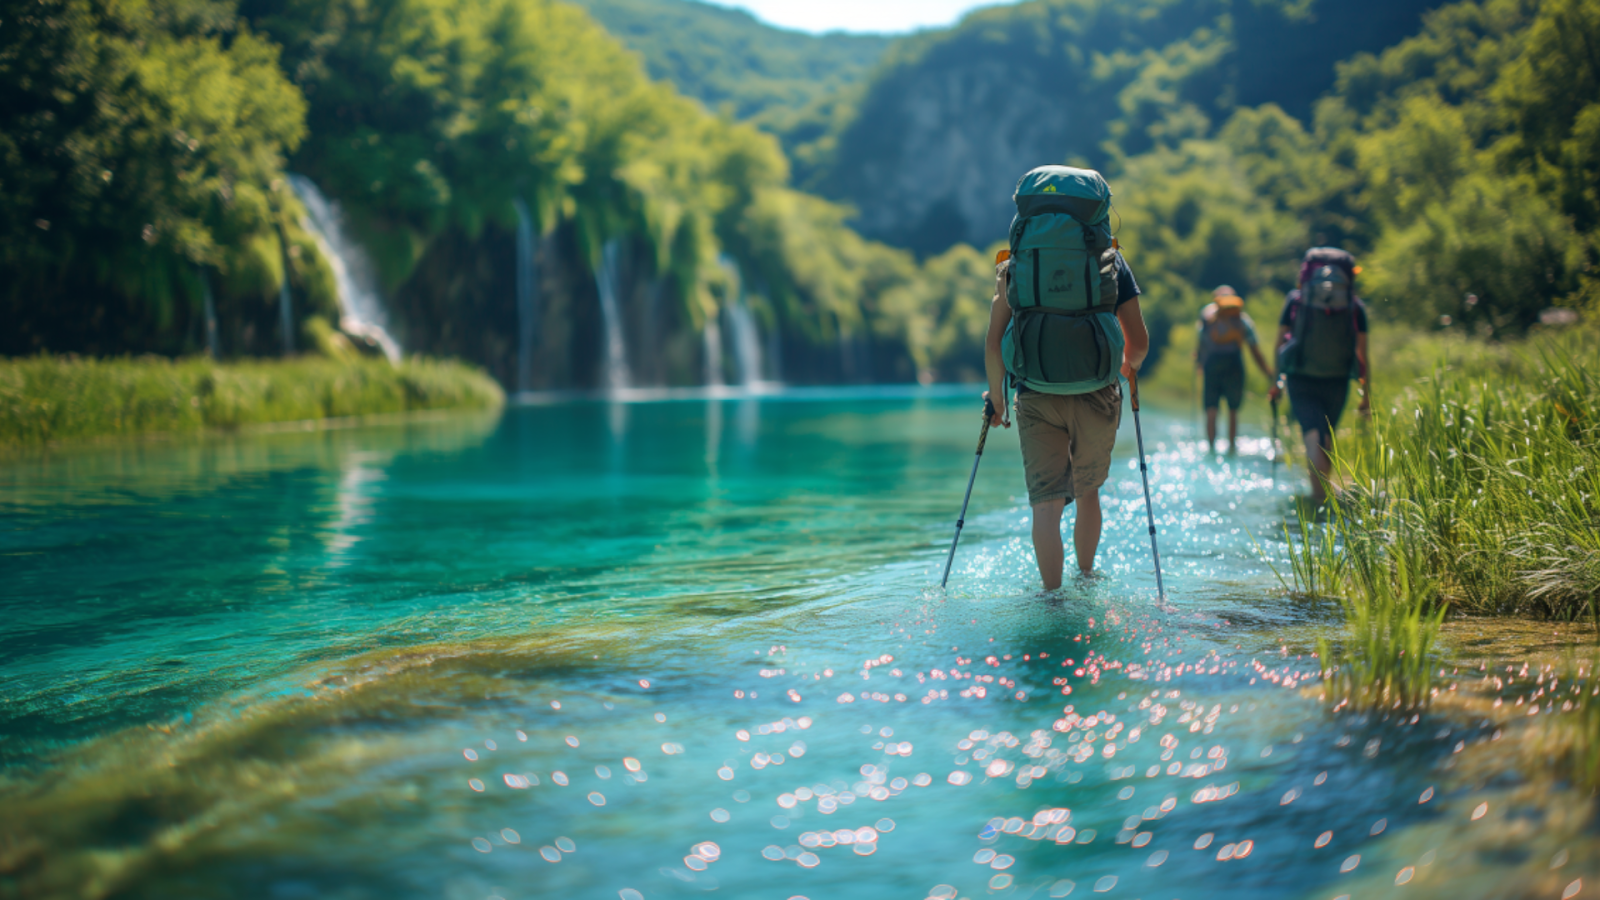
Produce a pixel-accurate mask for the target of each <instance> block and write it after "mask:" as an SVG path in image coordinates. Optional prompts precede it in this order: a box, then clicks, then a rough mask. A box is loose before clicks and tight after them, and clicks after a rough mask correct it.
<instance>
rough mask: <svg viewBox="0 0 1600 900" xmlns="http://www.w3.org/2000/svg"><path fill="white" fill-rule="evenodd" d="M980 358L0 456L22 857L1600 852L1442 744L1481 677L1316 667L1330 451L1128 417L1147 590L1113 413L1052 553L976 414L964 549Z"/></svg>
mask: <svg viewBox="0 0 1600 900" xmlns="http://www.w3.org/2000/svg"><path fill="white" fill-rule="evenodd" d="M969 394H970V391H967V390H961V391H959V392H957V391H948V390H909V389H908V390H879V391H809V392H807V391H795V392H789V393H785V394H780V395H774V396H765V397H755V398H732V399H709V400H708V399H692V400H676V401H668V402H653V403H631V404H608V403H604V402H599V401H570V402H559V403H558V402H552V403H549V404H545V405H529V406H520V407H513V408H510V409H507V410H506V411H504V413H503V414H500V415H497V416H438V417H432V418H424V419H418V420H413V421H408V422H405V423H401V424H390V425H384V426H375V427H370V428H361V429H349V430H336V431H325V432H315V433H292V434H289V433H286V434H270V435H257V436H250V437H238V438H230V439H216V440H213V441H211V442H208V443H202V444H197V445H186V446H168V445H161V444H143V445H131V446H125V447H120V448H112V449H96V450H85V451H80V452H76V453H70V454H65V455H57V456H52V457H49V458H46V459H41V460H29V461H22V462H13V463H9V464H6V465H5V466H4V467H3V468H0V504H3V505H0V520H3V522H4V525H5V529H4V532H3V537H0V566H3V571H4V582H5V584H6V589H5V591H4V595H3V598H0V652H3V654H4V656H3V658H4V660H5V663H4V667H3V669H0V766H3V767H4V768H3V770H0V771H3V776H0V778H3V780H0V802H3V803H4V805H5V806H6V807H7V808H8V809H9V810H10V812H9V814H8V815H7V816H6V817H5V824H4V825H3V826H0V829H3V831H0V895H4V896H29V897H31V896H68V895H71V896H91V897H99V896H116V897H171V896H200V897H209V896H219V897H221V896H226V897H266V898H298V897H341V898H342V897H349V898H365V897H380V896H381V897H450V898H495V897H499V898H505V900H517V898H533V897H557V896H560V897H596V898H602V897H619V896H620V897H623V898H627V900H632V898H635V897H688V896H696V895H699V894H702V893H704V892H707V891H716V892H719V893H720V894H721V895H725V896H733V897H772V898H777V900H784V898H790V897H805V898H808V900H823V898H855V897H861V898H877V897H908V898H921V897H928V896H935V897H957V896H960V897H980V896H984V897H986V896H1016V897H1059V896H1068V895H1071V896H1075V897H1079V896H1091V895H1095V894H1096V893H1097V892H1099V893H1103V894H1105V895H1107V896H1111V897H1130V898H1133V897H1145V898H1157V897H1162V898H1164V897H1184V898H1194V897H1263V898H1265V897H1300V896H1305V897H1327V898H1332V897H1334V896H1336V895H1339V894H1347V893H1351V892H1352V891H1354V892H1355V893H1354V894H1353V896H1376V895H1387V893H1389V892H1401V893H1403V892H1405V891H1407V890H1409V891H1410V892H1412V893H1416V892H1417V891H1418V890H1419V889H1421V890H1423V891H1424V892H1428V891H1436V892H1443V894H1448V895H1450V896H1521V895H1524V893H1526V895H1528V896H1544V895H1545V890H1544V887H1545V883H1546V882H1549V883H1550V884H1551V885H1554V887H1553V888H1552V889H1553V890H1554V891H1555V893H1551V894H1549V896H1559V894H1560V892H1561V891H1562V890H1563V886H1564V885H1567V884H1568V882H1570V881H1571V880H1572V879H1573V878H1576V877H1577V874H1576V873H1577V869H1578V868H1581V867H1582V866H1584V865H1588V866H1591V867H1592V866H1593V865H1594V863H1593V862H1592V861H1589V862H1585V861H1583V857H1582V856H1581V855H1574V854H1576V850H1575V851H1574V853H1572V854H1568V856H1569V857H1571V858H1572V860H1573V861H1571V862H1568V861H1566V860H1565V859H1563V862H1562V865H1559V866H1554V867H1551V866H1547V865H1546V863H1547V862H1550V861H1551V859H1552V858H1553V857H1552V854H1555V853H1556V852H1557V850H1558V849H1559V848H1563V847H1565V846H1567V845H1566V844H1565V843H1562V842H1563V841H1568V840H1569V838H1570V837H1571V835H1573V834H1577V833H1579V832H1581V831H1582V829H1583V828H1585V827H1587V826H1586V825H1585V824H1584V823H1585V822H1586V821H1587V820H1586V819H1584V818H1583V817H1582V816H1581V815H1580V814H1579V813H1576V812H1574V813H1571V814H1570V815H1567V817H1566V818H1561V817H1559V816H1557V815H1556V814H1555V812H1554V810H1557V809H1558V808H1559V809H1566V807H1563V806H1561V803H1563V802H1566V801H1565V800H1562V801H1560V802H1558V801H1557V800H1553V799H1551V798H1550V797H1549V796H1548V795H1546V796H1545V797H1544V800H1543V802H1544V804H1545V805H1546V807H1547V809H1546V810H1545V813H1544V814H1543V815H1544V817H1543V819H1542V820H1541V822H1540V823H1536V824H1535V825H1533V826H1528V825H1527V824H1526V823H1525V822H1524V823H1523V824H1521V825H1518V826H1517V827H1512V824H1509V823H1513V822H1514V821H1521V820H1518V819H1516V817H1517V816H1518V815H1523V814H1522V813H1518V812H1517V811H1516V810H1517V806H1516V804H1517V803H1518V802H1523V804H1524V805H1526V803H1525V801H1518V800H1516V797H1517V796H1518V795H1517V794H1516V792H1517V791H1518V790H1522V789H1525V788H1526V786H1527V785H1528V784H1529V783H1530V782H1529V781H1528V779H1527V777H1525V776H1524V775H1523V774H1522V773H1521V770H1519V769H1518V767H1517V765H1515V764H1514V763H1512V762H1496V763H1493V764H1486V763H1479V764H1475V765H1476V768H1474V769H1473V772H1474V773H1476V774H1471V775H1470V776H1469V775H1468V774H1467V773H1465V772H1463V771H1462V770H1463V769H1466V768H1468V767H1466V766H1462V767H1459V768H1458V767H1457V766H1456V760H1457V759H1467V758H1468V757H1470V756H1471V754H1468V755H1467V756H1458V755H1457V744H1458V743H1459V744H1460V745H1461V746H1462V747H1464V748H1476V747H1480V746H1483V747H1487V746H1489V745H1490V744H1491V743H1493V741H1491V738H1496V737H1497V735H1498V734H1499V731H1500V728H1499V726H1497V725H1495V724H1494V723H1493V722H1491V720H1490V718H1488V717H1483V718H1481V719H1480V718H1478V717H1476V716H1468V715H1464V714H1461V713H1459V712H1458V713H1455V714H1446V713H1443V712H1440V713H1437V714H1429V715H1427V716H1423V717H1421V718H1419V719H1418V720H1416V721H1413V720H1412V719H1399V720H1396V719H1389V720H1385V719H1381V718H1362V717H1350V716H1344V717H1335V716H1330V715H1328V714H1326V713H1325V712H1324V711H1323V710H1324V706H1325V704H1323V703H1320V702H1319V701H1318V699H1317V698H1316V696H1315V694H1314V692H1313V691H1308V690H1306V687H1307V685H1310V684H1314V683H1315V676H1316V670H1317V666H1316V662H1315V660H1314V659H1313V658H1312V657H1311V655H1310V653H1311V651H1310V646H1311V643H1312V641H1313V640H1314V637H1315V635H1316V634H1318V633H1320V632H1321V630H1322V629H1324V628H1326V627H1328V626H1329V625H1330V623H1332V622H1334V621H1335V617H1334V614H1333V610H1331V609H1330V608H1327V607H1319V606H1315V605H1307V604H1305V603H1301V602H1297V601H1293V600H1290V599H1288V598H1287V597H1286V596H1285V595H1284V592H1283V591H1282V589H1281V587H1280V586H1279V583H1278V581H1277V578H1276V577H1275V576H1274V574H1273V572H1272V570H1271V568H1270V567H1269V566H1268V565H1267V564H1266V563H1265V562H1264V561H1263V559H1262V553H1263V552H1264V553H1265V554H1266V555H1267V557H1268V558H1272V559H1276V558H1277V557H1281V556H1282V554H1283V550H1282V546H1281V544H1280V543H1279V542H1278V541H1276V540H1274V539H1273V535H1281V533H1282V525H1283V521H1284V516H1285V515H1286V514H1287V512H1288V510H1289V508H1290V498H1291V497H1292V495H1293V494H1294V492H1295V491H1296V490H1297V489H1298V488H1299V487H1300V486H1301V480H1300V479H1301V478H1302V477H1303V476H1301V474H1300V473H1299V472H1297V471H1293V470H1290V469H1288V468H1286V467H1285V466H1284V465H1282V464H1276V463H1275V462H1274V461H1272V460H1271V458H1270V457H1271V453H1270V447H1269V445H1268V442H1266V441H1265V440H1261V439H1251V440H1247V441H1246V442H1245V446H1244V452H1243V453H1241V455H1240V456H1238V457H1236V458H1226V457H1213V456H1208V455H1205V454H1202V453H1201V452H1200V448H1199V446H1198V445H1197V444H1196V443H1195V435H1194V433H1193V430H1192V426H1193V422H1192V420H1191V419H1189V418H1187V417H1182V416H1177V417H1173V416H1163V415H1161V414H1158V413H1154V412H1147V414H1146V415H1147V419H1146V422H1145V427H1146V440H1147V443H1148V445H1149V448H1150V450H1151V453H1152V477H1153V480H1154V488H1155V491H1156V504H1157V518H1158V525H1159V527H1160V531H1161V541H1162V548H1161V549H1162V555H1163V560H1164V562H1165V563H1166V577H1167V584H1168V586H1169V593H1170V595H1171V596H1170V600H1171V606H1170V608H1168V609H1163V608H1162V607H1161V606H1160V605H1159V604H1158V603H1157V602H1156V598H1155V596H1154V594H1155V581H1154V577H1153V574H1152V572H1151V569H1150V565H1149V546H1148V543H1147V540H1146V537H1145V533H1144V531H1145V529H1144V518H1143V517H1144V505H1143V496H1142V494H1141V492H1140V487H1139V480H1138V472H1137V470H1136V468H1135V467H1134V465H1133V464H1132V456H1133V453H1132V443H1133V441H1132V427H1131V426H1132V421H1131V418H1129V419H1128V420H1127V421H1125V422H1124V432H1125V434H1124V436H1123V437H1124V441H1123V443H1122V444H1121V445H1119V449H1118V456H1117V459H1116V461H1115V464H1114V466H1113V472H1112V480H1111V482H1110V483H1109V484H1108V485H1107V489H1106V492H1105V497H1106V503H1105V510H1106V522H1107V525H1106V539H1105V542H1104V544H1103V547H1102V554H1101V558H1100V571H1099V576H1098V577H1097V578H1095V579H1093V580H1089V581H1083V580H1077V581H1074V580H1072V579H1069V581H1068V584H1067V585H1066V587H1065V588H1064V589H1063V590H1062V591H1060V592H1058V593H1055V594H1044V593H1042V592H1041V591H1040V590H1039V589H1038V586H1037V584H1038V578H1037V573H1036V571H1035V570H1034V566H1033V558H1032V551H1031V546H1030V545H1029V544H1028V543H1027V534H1028V517H1027V507H1026V501H1025V496H1024V490H1023V485H1022V479H1021V466H1020V459H1019V454H1018V452H1017V449H1016V438H1015V435H1014V433H1012V432H1003V433H996V434H992V435H991V438H990V441H989V449H988V452H987V453H986V455H985V458H984V461H983V466H982V469H981V471H980V474H979V478H978V483H977V487H976V489H975V491H974V493H973V500H972V507H971V511H970V512H969V514H968V517H967V529H966V533H965V535H964V537H963V540H962V544H961V547H960V550H959V551H958V554H957V557H956V567H955V570H954V572H953V574H952V575H951V580H950V587H949V589H948V590H947V591H945V590H940V589H939V587H938V579H939V574H940V568H941V566H942V564H943V561H944V551H945V548H946V547H947V545H948V540H949V534H950V529H951V527H952V525H953V520H954V518H955V515H956V511H957V509H958V507H959V504H960V500H961V491H962V488H963V487H964V486H965V479H966V475H967V471H968V468H969V466H970V463H971V458H972V457H971V453H972V447H973V444H974V441H975V438H976V432H977V425H978V415H977V414H976V411H975V410H974V408H973V405H974V404H973V402H972V398H971V397H970V396H969ZM1258 546H1259V548H1260V549H1259V550H1258ZM1508 697H1509V695H1508ZM1497 746H1503V745H1498V744H1497ZM1479 770H1483V771H1486V772H1488V773H1489V774H1482V773H1481V772H1479ZM1485 797H1487V798H1490V799H1489V801H1488V802H1491V803H1492V804H1493V814H1492V815H1488V816H1483V817H1480V818H1478V819H1472V818H1470V817H1469V815H1468V812H1467V811H1469V810H1471V809H1473V808H1475V804H1476V803H1477V802H1480V800H1481V799H1482V798H1485ZM1571 805H1572V809H1581V808H1582V802H1581V798H1578V799H1573V800H1572V801H1571ZM1524 818H1526V816H1524ZM1467 823H1477V824H1481V825H1482V828H1481V829H1479V830H1478V831H1471V830H1470V828H1472V827H1477V826H1476V825H1468V824H1467ZM1496 823H1498V824H1496ZM1461 828H1468V829H1469V830H1468V831H1466V832H1462V831H1460V829H1461ZM1530 828H1531V830H1530ZM1491 829H1498V830H1495V831H1491ZM1519 829H1520V830H1519ZM1324 832H1329V833H1330V835H1329V837H1328V839H1327V840H1325V841H1321V842H1320V843H1319V840H1320V839H1319V836H1320V835H1322V834H1323V833H1324ZM1573 846H1574V847H1576V846H1577V845H1573ZM1507 847H1510V848H1512V849H1513V850H1515V851H1516V858H1514V859H1511V858H1508V857H1506V852H1507V851H1506V848H1507ZM1496 853H1499V854H1500V855H1499V856H1497V855H1496ZM1541 854H1542V855H1541ZM1529 866H1532V867H1533V868H1532V869H1529V868H1528V867H1529ZM1534 870H1536V871H1537V872H1539V873H1543V874H1540V875H1538V876H1537V877H1534V876H1529V875H1527V872H1528V871H1534ZM1408 872H1409V874H1407V873H1408ZM1589 877H1590V879H1591V881H1592V880H1593V875H1592V874H1591V875H1590V876H1589ZM1402 879H1403V881H1401V880H1402ZM1541 879H1542V880H1541ZM1552 879H1554V880H1552ZM1397 881H1401V883H1400V884H1399V885H1398V886H1397ZM1556 881H1559V882H1560V883H1559V884H1556ZM1396 895H1397V896H1398V895H1400V894H1399V893H1397V894H1396ZM1573 896H1577V895H1576V894H1575V895H1573Z"/></svg>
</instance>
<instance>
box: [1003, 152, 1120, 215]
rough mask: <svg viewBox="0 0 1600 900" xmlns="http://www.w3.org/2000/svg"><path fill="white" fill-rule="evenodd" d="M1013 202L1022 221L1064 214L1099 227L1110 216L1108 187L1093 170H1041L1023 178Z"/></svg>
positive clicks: (1045, 167)
mask: <svg viewBox="0 0 1600 900" xmlns="http://www.w3.org/2000/svg"><path fill="white" fill-rule="evenodd" d="M1012 199H1013V200H1015V201H1016V202H1017V216H1018V217H1019V218H1023V219H1026V218H1028V217H1029V216H1037V215H1041V214H1044V213H1066V214H1067V215H1069V216H1071V217H1072V218H1074V219H1077V220H1078V221H1079V222H1080V223H1082V224H1084V225H1098V224H1100V223H1101V222H1104V221H1105V220H1106V218H1107V217H1108V216H1110V214H1111V186H1110V185H1108V184H1106V180H1105V179H1104V178H1102V177H1101V176H1100V173H1099V172H1096V171H1095V170H1093V169H1075V168H1072V167H1071V166H1040V167H1038V168H1037V169H1034V170H1033V171H1031V172H1029V173H1028V174H1026V175H1024V176H1022V180H1020V181H1018V182H1017V192H1016V193H1015V194H1013V195H1012Z"/></svg>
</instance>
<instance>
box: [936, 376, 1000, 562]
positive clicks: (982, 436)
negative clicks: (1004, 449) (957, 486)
mask: <svg viewBox="0 0 1600 900" xmlns="http://www.w3.org/2000/svg"><path fill="white" fill-rule="evenodd" d="M993 417H994V402H993V401H991V400H984V401H983V430H982V431H980V432H978V452H977V454H976V455H975V456H973V458H972V474H971V475H969V476H967V496H965V497H963V498H962V499H961V515H960V516H958V517H957V518H956V536H955V537H953V538H951V539H950V555H949V556H946V557H945V560H944V577H943V578H941V579H939V587H944V586H945V585H947V584H949V583H950V564H951V563H953V562H955V561H956V544H957V543H959V542H960V541H961V529H962V527H963V526H964V525H966V524H967V504H968V503H970V502H972V484H973V482H975V481H977V480H978V463H980V462H983V444H984V441H987V440H988V439H989V420H990V419H991V418H993Z"/></svg>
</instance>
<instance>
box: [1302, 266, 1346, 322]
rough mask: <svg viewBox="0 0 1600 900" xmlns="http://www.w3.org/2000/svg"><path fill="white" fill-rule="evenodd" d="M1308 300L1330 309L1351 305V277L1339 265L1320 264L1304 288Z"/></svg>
mask: <svg viewBox="0 0 1600 900" xmlns="http://www.w3.org/2000/svg"><path fill="white" fill-rule="evenodd" d="M1303 293H1304V295H1305V298H1306V302H1308V303H1310V304H1311V305H1312V306H1315V307H1319V308H1324V309H1328V310H1330V311H1331V310H1341V309H1344V308H1345V307H1347V306H1349V305H1350V277H1349V276H1348V275H1347V274H1345V271H1344V269H1342V268H1341V267H1339V266H1337V265H1322V266H1318V267H1317V268H1316V270H1315V271H1313V272H1312V273H1311V277H1310V278H1309V279H1307V281H1306V286H1305V288H1304V289H1303Z"/></svg>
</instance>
